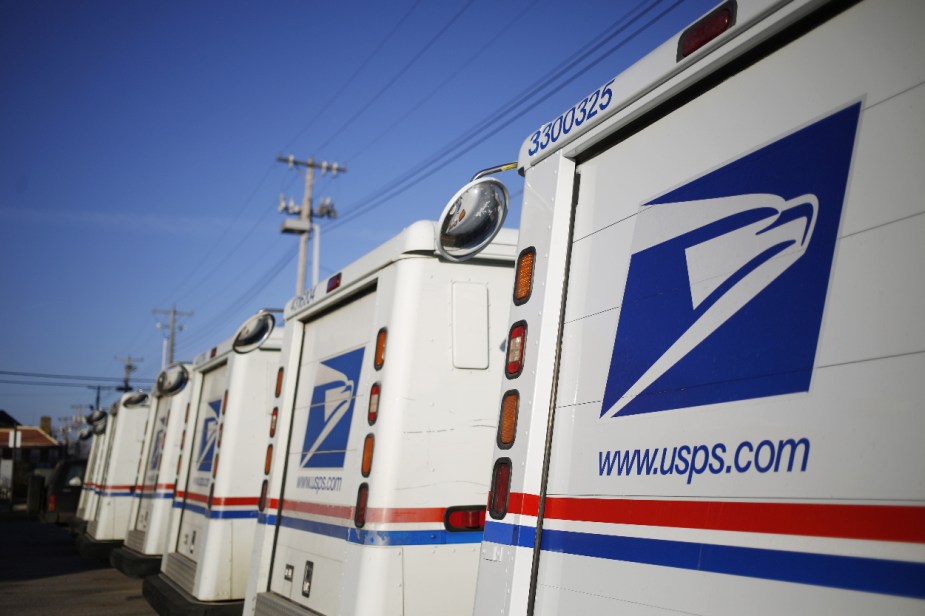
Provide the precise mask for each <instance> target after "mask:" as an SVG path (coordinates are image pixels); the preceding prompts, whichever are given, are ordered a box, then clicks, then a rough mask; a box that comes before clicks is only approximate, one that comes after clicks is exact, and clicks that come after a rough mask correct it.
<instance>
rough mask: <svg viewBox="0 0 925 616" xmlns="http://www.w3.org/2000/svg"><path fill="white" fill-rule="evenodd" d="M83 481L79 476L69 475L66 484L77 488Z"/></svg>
mask: <svg viewBox="0 0 925 616" xmlns="http://www.w3.org/2000/svg"><path fill="white" fill-rule="evenodd" d="M83 483H84V482H83V480H82V479H81V478H80V477H71V478H70V479H68V480H67V485H69V486H71V487H72V488H79V487H80V486H82V485H83Z"/></svg>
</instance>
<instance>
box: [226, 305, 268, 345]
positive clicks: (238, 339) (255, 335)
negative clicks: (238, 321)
mask: <svg viewBox="0 0 925 616" xmlns="http://www.w3.org/2000/svg"><path fill="white" fill-rule="evenodd" d="M274 327H276V318H275V317H274V316H273V314H272V313H271V312H268V311H265V310H261V311H260V312H258V313H257V314H255V315H254V316H252V317H251V318H249V319H248V320H247V321H245V322H244V325H242V326H241V327H240V328H239V329H238V333H237V334H236V335H235V337H234V342H233V343H232V344H231V348H232V349H234V352H235V353H239V354H241V355H243V354H244V353H250V352H251V351H253V350H256V349H259V348H260V346H261V345H262V344H263V343H264V342H266V341H267V339H268V338H269V337H270V334H271V333H273V328H274Z"/></svg>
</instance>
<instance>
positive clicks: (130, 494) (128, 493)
mask: <svg viewBox="0 0 925 616" xmlns="http://www.w3.org/2000/svg"><path fill="white" fill-rule="evenodd" d="M99 495H100V496H102V497H104V498H106V497H109V496H132V493H131V492H100V493H99Z"/></svg>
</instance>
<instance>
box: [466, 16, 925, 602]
mask: <svg viewBox="0 0 925 616" xmlns="http://www.w3.org/2000/svg"><path fill="white" fill-rule="evenodd" d="M723 6H724V7H726V8H725V9H724V10H729V8H730V7H731V10H732V11H733V21H734V24H733V25H732V27H731V28H730V29H729V30H728V31H726V32H725V33H724V34H721V35H720V36H719V37H718V38H716V39H714V40H712V41H711V42H709V43H707V44H706V45H705V46H703V47H702V48H701V49H699V50H698V51H695V52H693V53H692V54H691V55H689V56H687V57H684V58H682V59H681V60H678V55H679V54H678V49H679V44H681V42H682V41H681V38H682V36H683V35H679V36H678V37H675V38H674V39H673V40H670V41H668V42H667V43H666V44H665V45H663V46H661V47H659V48H658V49H656V50H655V51H653V52H652V53H651V54H650V55H648V56H647V57H645V58H644V59H642V60H641V61H640V62H639V63H637V64H636V65H634V66H632V67H631V68H629V69H628V70H627V71H625V72H624V73H622V74H621V75H619V76H617V77H616V78H615V79H613V80H610V81H608V82H607V83H606V84H605V85H604V86H602V87H601V88H599V89H598V90H597V91H596V92H594V93H592V94H591V95H589V96H588V97H585V98H584V99H582V100H581V101H579V102H577V103H576V105H575V106H574V107H572V108H571V109H569V110H567V111H566V112H565V113H563V114H561V115H560V116H559V117H558V118H556V119H555V120H553V121H552V122H550V123H548V124H546V125H544V126H543V127H541V128H540V129H539V130H538V131H536V132H535V133H534V134H533V135H531V136H530V137H529V138H528V139H527V140H526V142H525V143H524V145H523V147H522V149H521V152H520V158H519V166H520V168H521V170H522V172H523V173H524V176H525V189H524V196H523V209H522V218H521V224H520V238H519V243H518V250H520V251H525V250H529V249H533V250H535V254H536V262H535V268H534V273H533V287H532V288H533V291H532V295H530V297H529V299H528V300H527V301H525V302H522V303H520V305H514V306H512V307H511V308H510V324H511V326H512V328H513V327H514V326H516V325H518V324H520V325H523V326H524V327H525V329H526V342H525V344H524V347H523V348H524V355H523V362H524V363H523V366H522V370H520V371H515V373H514V374H508V375H506V379H505V382H504V384H503V387H502V393H503V394H509V393H511V392H515V393H516V394H517V395H519V397H520V403H519V415H518V416H517V423H516V426H517V427H516V433H515V437H514V439H513V442H512V443H511V444H510V446H509V447H506V448H501V447H497V446H496V449H495V453H494V458H495V468H498V469H501V470H500V471H499V472H497V473H495V474H494V475H493V477H494V479H493V486H492V492H491V496H490V501H489V502H490V508H489V513H490V514H491V515H490V517H489V519H488V520H487V522H486V526H485V534H484V541H483V543H482V546H481V558H480V563H479V574H478V576H479V577H478V590H477V599H476V606H475V613H476V614H502V615H512V616H513V615H515V614H537V615H539V614H616V613H620V614H646V615H650V614H651V615H654V614H669V613H671V614H677V613H684V614H729V615H740V614H754V615H760V614H910V615H911V614H922V613H925V601H923V599H925V448H923V446H922V438H923V435H925V413H923V412H922V410H923V403H922V401H923V400H925V378H923V377H925V322H923V315H925V275H923V270H925V198H923V195H925V61H923V60H925V36H923V35H922V33H923V31H925V3H922V2H918V1H903V0H895V1H894V0H890V1H887V0H884V1H862V2H856V3H852V2H831V3H827V2H821V1H818V2H817V1H802V0H796V1H792V2H785V1H775V0H758V1H744V0H743V1H741V2H739V3H738V5H737V6H736V5H735V3H724V5H723ZM704 29H709V28H701V32H702V31H703V30H704ZM685 40H687V39H685ZM592 111H593V112H594V113H593V114H592ZM593 116H596V117H593ZM579 120H581V121H580V122H579ZM496 408H497V407H496ZM491 504H494V505H496V507H495V511H492V507H491Z"/></svg>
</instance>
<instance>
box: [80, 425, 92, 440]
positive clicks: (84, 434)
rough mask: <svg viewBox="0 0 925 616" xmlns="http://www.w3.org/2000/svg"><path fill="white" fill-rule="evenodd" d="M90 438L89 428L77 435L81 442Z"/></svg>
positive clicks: (90, 431)
mask: <svg viewBox="0 0 925 616" xmlns="http://www.w3.org/2000/svg"><path fill="white" fill-rule="evenodd" d="M91 436H93V430H91V429H90V428H84V429H83V430H81V431H80V432H79V433H78V434H77V438H79V439H80V440H82V441H85V440H87V439H88V438H90V437H91Z"/></svg>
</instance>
